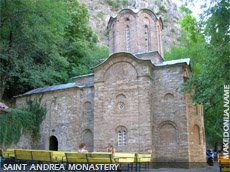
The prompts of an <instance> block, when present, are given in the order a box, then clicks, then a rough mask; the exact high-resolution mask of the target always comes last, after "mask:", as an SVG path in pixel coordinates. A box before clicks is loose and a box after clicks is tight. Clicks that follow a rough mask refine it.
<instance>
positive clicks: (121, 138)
mask: <svg viewBox="0 0 230 172" xmlns="http://www.w3.org/2000/svg"><path fill="white" fill-rule="evenodd" d="M117 145H118V146H126V145H127V129H126V128H125V127H123V126H119V127H117Z"/></svg>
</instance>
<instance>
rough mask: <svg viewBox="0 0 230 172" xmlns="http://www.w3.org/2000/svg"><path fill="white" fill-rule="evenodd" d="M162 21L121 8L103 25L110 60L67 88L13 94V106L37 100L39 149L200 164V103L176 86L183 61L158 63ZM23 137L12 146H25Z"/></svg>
mask: <svg viewBox="0 0 230 172" xmlns="http://www.w3.org/2000/svg"><path fill="white" fill-rule="evenodd" d="M163 28H164V25H163V23H162V20H161V19H160V18H158V17H157V16H156V15H155V14H154V13H153V12H152V11H151V10H148V9H142V10H139V11H135V10H131V9H123V10H121V11H120V12H119V13H118V15H117V16H116V17H111V18H110V20H109V22H108V30H109V39H108V40H109V50H110V56H109V57H108V58H107V59H106V60H104V61H103V62H101V63H100V64H99V65H98V66H95V67H94V69H93V73H91V74H88V75H83V76H77V77H75V78H74V80H75V82H73V83H67V84H62V85H55V86H49V87H44V88H38V89H35V90H31V91H29V92H26V93H25V94H22V95H19V96H17V99H16V103H17V106H21V105H22V104H24V103H25V102H26V99H28V98H32V99H33V98H36V97H42V103H43V104H44V105H46V107H47V109H48V112H47V114H46V117H45V119H44V121H43V123H42V125H41V130H40V134H41V138H40V142H39V143H38V144H39V148H40V149H51V150H65V151H76V150H77V149H78V146H79V145H80V144H81V143H86V144H87V145H88V149H89V151H95V152H97V151H105V150H106V147H107V145H108V144H113V145H114V147H115V148H116V151H117V152H151V153H152V158H153V161H156V162H157V161H158V162H162V161H178V162H205V157H206V155H205V148H206V146H205V131H204V121H203V110H202V106H201V105H194V104H193V103H192V101H191V93H185V92H182V91H181V85H182V84H183V83H184V82H185V81H186V80H187V78H188V77H189V75H190V73H191V68H190V64H189V59H180V60H172V61H164V58H163V46H162V38H161V32H162V30H163ZM30 141H31V139H30V137H29V136H26V135H24V136H23V137H22V138H21V140H20V142H19V143H18V145H17V146H18V147H21V148H30V147H31V145H30Z"/></svg>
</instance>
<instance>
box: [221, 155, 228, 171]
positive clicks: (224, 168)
mask: <svg viewBox="0 0 230 172" xmlns="http://www.w3.org/2000/svg"><path fill="white" fill-rule="evenodd" d="M218 163H219V166H220V171H221V172H225V171H226V172H227V171H228V172H230V156H228V157H225V156H223V155H218Z"/></svg>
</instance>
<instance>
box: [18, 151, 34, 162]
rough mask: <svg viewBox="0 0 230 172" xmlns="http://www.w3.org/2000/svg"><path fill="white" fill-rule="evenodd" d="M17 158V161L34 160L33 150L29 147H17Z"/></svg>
mask: <svg viewBox="0 0 230 172" xmlns="http://www.w3.org/2000/svg"><path fill="white" fill-rule="evenodd" d="M14 154H15V159H16V160H17V161H32V160H33V158H32V152H31V150H27V149H15V150H14Z"/></svg>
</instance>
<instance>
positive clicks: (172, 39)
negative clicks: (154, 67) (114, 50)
mask: <svg viewBox="0 0 230 172" xmlns="http://www.w3.org/2000/svg"><path fill="white" fill-rule="evenodd" d="M79 1H80V2H81V3H83V4H85V5H86V7H87V8H88V10H89V13H90V26H91V27H92V29H93V31H94V32H95V33H96V34H97V35H98V38H99V42H100V44H104V45H107V46H108V31H107V23H108V21H109V18H110V17H111V16H116V14H117V13H118V12H119V11H120V10H122V9H123V8H130V9H143V8H148V9H150V10H152V11H153V12H154V13H155V14H156V15H157V17H161V18H162V21H163V31H162V42H163V47H164V52H166V51H169V50H170V48H171V47H172V46H173V45H174V44H176V45H177V44H178V43H179V36H180V26H179V23H178V21H179V19H181V18H182V17H183V15H182V14H181V13H180V12H179V10H178V7H177V6H176V4H174V3H172V2H171V1H170V0H123V1H121V0H118V1H113V0H79Z"/></svg>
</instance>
